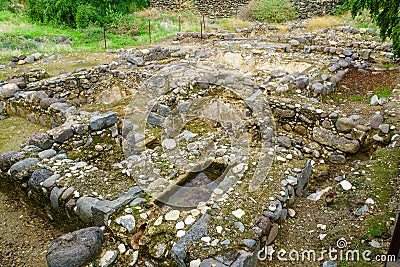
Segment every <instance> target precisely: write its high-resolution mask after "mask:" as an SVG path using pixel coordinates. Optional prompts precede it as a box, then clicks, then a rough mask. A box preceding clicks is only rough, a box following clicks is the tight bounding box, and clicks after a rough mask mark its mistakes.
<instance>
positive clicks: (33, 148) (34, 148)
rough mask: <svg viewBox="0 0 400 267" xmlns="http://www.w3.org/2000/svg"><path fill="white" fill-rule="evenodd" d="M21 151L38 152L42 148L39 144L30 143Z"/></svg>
mask: <svg viewBox="0 0 400 267" xmlns="http://www.w3.org/2000/svg"><path fill="white" fill-rule="evenodd" d="M21 151H23V152H28V153H38V152H40V151H42V149H41V148H40V147H37V146H33V145H29V146H24V147H23V148H21Z"/></svg>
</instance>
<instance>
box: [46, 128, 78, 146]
mask: <svg viewBox="0 0 400 267" xmlns="http://www.w3.org/2000/svg"><path fill="white" fill-rule="evenodd" d="M48 134H50V135H51V136H52V137H53V139H54V141H56V142H57V143H64V142H65V141H68V140H69V139H71V138H72V137H73V136H74V131H73V130H72V127H71V125H68V124H64V125H61V126H59V127H56V128H53V129H51V130H50V131H48Z"/></svg>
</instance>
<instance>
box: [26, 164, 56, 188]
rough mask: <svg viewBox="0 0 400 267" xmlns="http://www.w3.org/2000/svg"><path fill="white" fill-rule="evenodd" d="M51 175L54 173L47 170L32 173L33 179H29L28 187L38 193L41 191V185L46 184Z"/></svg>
mask: <svg viewBox="0 0 400 267" xmlns="http://www.w3.org/2000/svg"><path fill="white" fill-rule="evenodd" d="M51 175H53V173H52V172H51V171H49V170H47V169H37V170H35V171H34V172H33V173H32V175H31V178H29V181H28V185H29V186H30V187H32V188H34V189H36V191H40V183H42V182H44V181H45V180H46V179H47V178H49V177H50V176H51Z"/></svg>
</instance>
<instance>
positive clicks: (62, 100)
mask: <svg viewBox="0 0 400 267" xmlns="http://www.w3.org/2000/svg"><path fill="white" fill-rule="evenodd" d="M54 103H65V98H49V97H45V98H42V99H41V100H40V103H39V105H40V107H41V108H42V109H48V108H49V107H50V106H51V105H52V104H54Z"/></svg>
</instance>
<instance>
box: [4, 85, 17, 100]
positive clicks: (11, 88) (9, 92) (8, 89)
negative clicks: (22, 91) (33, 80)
mask: <svg viewBox="0 0 400 267" xmlns="http://www.w3.org/2000/svg"><path fill="white" fill-rule="evenodd" d="M18 90H19V87H18V85H16V84H15V83H8V84H5V85H3V86H2V87H0V98H3V99H7V98H10V97H13V96H14V94H15V93H16V92H17V91H18Z"/></svg>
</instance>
